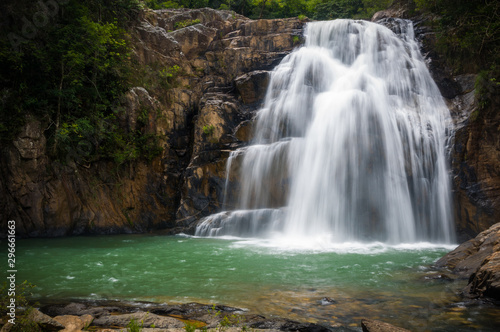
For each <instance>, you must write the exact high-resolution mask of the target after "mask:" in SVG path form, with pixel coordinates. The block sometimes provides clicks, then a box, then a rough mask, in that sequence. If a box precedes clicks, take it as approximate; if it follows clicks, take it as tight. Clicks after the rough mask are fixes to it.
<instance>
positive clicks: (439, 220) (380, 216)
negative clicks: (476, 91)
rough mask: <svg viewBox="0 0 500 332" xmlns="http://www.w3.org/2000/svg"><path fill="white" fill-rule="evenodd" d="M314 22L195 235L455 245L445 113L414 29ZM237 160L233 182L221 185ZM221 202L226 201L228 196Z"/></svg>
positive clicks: (284, 65)
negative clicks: (220, 207)
mask: <svg viewBox="0 0 500 332" xmlns="http://www.w3.org/2000/svg"><path fill="white" fill-rule="evenodd" d="M397 23H398V24H399V26H398V32H400V33H399V35H396V34H395V33H393V32H392V31H391V30H389V29H388V28H386V27H384V26H381V25H378V24H375V23H370V22H365V21H352V20H335V21H328V22H314V23H310V24H308V26H307V28H306V32H305V34H306V43H305V46H304V47H301V48H299V49H297V50H295V51H294V52H293V53H291V54H290V55H288V56H287V57H286V58H285V59H284V60H283V61H282V62H281V64H280V65H279V66H278V67H277V68H276V69H275V70H274V72H273V73H272V76H271V81H270V86H269V88H268V91H267V95H266V100H265V103H264V106H263V108H262V109H261V110H260V111H259V112H258V114H257V118H256V120H255V121H256V125H255V138H254V142H253V145H252V146H250V147H246V148H243V149H241V150H238V151H235V152H233V153H232V155H231V157H230V158H229V161H228V167H227V170H228V171H227V173H228V174H227V176H228V180H227V181H226V186H235V185H236V186H239V187H238V189H237V190H236V191H235V192H237V193H238V196H237V197H225V199H224V200H225V206H234V207H235V209H234V210H235V211H229V212H222V213H219V214H216V215H212V216H209V217H206V218H204V219H203V220H201V221H200V224H199V225H198V227H197V230H196V235H197V236H221V235H225V236H227V235H232V236H239V237H275V238H277V239H291V240H292V242H293V241H294V240H298V241H300V240H301V239H304V238H315V237H318V236H322V237H324V238H327V239H328V241H331V242H348V241H383V242H387V243H413V242H419V241H431V242H439V243H451V242H453V240H454V235H453V227H452V216H451V209H450V184H449V179H448V171H447V165H446V158H445V141H446V137H445V132H446V129H447V126H449V125H450V123H451V121H450V115H449V111H448V109H447V107H446V105H445V104H444V102H443V99H442V97H441V95H440V93H439V90H438V89H437V87H436V85H435V83H434V82H433V80H432V78H431V76H430V74H429V72H428V69H427V67H426V66H425V63H424V61H423V58H422V56H421V54H420V52H419V47H418V45H417V43H416V42H415V40H414V35H413V27H412V24H411V22H409V21H405V20H397ZM236 159H238V162H239V164H240V167H239V172H240V175H239V178H240V179H241V181H240V183H233V182H231V181H230V180H229V178H230V176H231V174H230V173H231V171H232V167H231V165H232V163H233V162H234V161H235V160H236ZM226 192H228V191H227V190H226Z"/></svg>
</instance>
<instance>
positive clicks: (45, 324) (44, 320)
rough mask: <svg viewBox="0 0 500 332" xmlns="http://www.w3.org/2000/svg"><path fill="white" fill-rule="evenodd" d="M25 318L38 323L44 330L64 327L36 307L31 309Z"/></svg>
mask: <svg viewBox="0 0 500 332" xmlns="http://www.w3.org/2000/svg"><path fill="white" fill-rule="evenodd" d="M27 319H28V320H29V321H33V322H35V323H37V324H38V325H40V326H41V327H42V329H43V330H44V331H60V330H62V329H64V325H63V324H61V323H60V322H58V321H56V320H55V319H53V318H52V317H50V316H48V315H46V314H44V313H42V312H40V311H39V310H38V309H31V312H30V313H29V315H28V318H27Z"/></svg>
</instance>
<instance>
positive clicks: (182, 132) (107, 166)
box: [0, 8, 304, 237]
mask: <svg viewBox="0 0 500 332" xmlns="http://www.w3.org/2000/svg"><path fill="white" fill-rule="evenodd" d="M193 20H199V22H200V23H198V24H194V25H192V26H188V27H185V28H180V29H176V26H177V24H176V23H178V22H181V21H184V22H185V21H193ZM195 22H197V21H195ZM303 25H304V23H303V22H301V21H299V20H298V19H279V20H258V21H254V20H250V19H248V18H245V17H243V16H240V15H235V14H234V13H233V12H229V11H217V10H212V9H208V8H204V9H196V10H188V9H168V10H158V11H151V10H148V11H145V12H144V13H142V15H141V18H140V20H139V21H138V22H137V24H136V26H135V27H134V28H133V29H132V33H131V35H132V39H133V51H134V52H133V53H134V55H135V58H136V59H137V61H138V62H139V63H140V64H142V65H143V66H150V68H166V69H172V68H176V69H175V70H176V76H175V82H171V86H170V87H169V88H168V89H165V90H160V91H159V90H154V89H149V90H146V89H144V88H142V87H136V88H133V89H131V90H130V91H129V92H128V93H127V94H126V95H125V97H124V100H123V101H122V105H123V107H121V111H120V113H119V114H118V120H119V124H120V127H122V128H123V129H124V130H126V131H133V130H135V129H136V128H137V123H138V121H139V120H138V119H139V114H140V112H141V111H142V110H144V109H147V110H149V112H148V114H149V118H148V119H147V124H146V133H148V134H156V135H157V136H158V137H160V143H161V146H162V147H163V153H162V155H161V156H159V157H157V158H155V159H154V160H152V161H151V162H147V161H137V162H131V163H126V164H123V165H116V163H114V162H111V161H103V160H101V161H93V162H87V161H86V158H85V156H87V155H88V151H92V150H93V149H95V148H97V145H98V142H97V143H96V142H86V141H82V142H80V143H82V144H79V146H82V149H81V150H78V151H70V153H69V154H68V156H66V158H62V160H60V162H55V161H53V160H51V159H50V158H49V157H48V154H47V149H48V147H47V139H46V137H45V135H44V131H45V129H46V128H47V127H48V124H47V123H44V122H43V120H39V119H36V118H29V119H28V120H27V125H26V126H25V127H24V128H23V130H22V133H21V134H20V135H19V137H18V138H17V139H16V140H15V141H14V142H12V144H9V145H7V146H2V147H0V148H1V151H2V152H1V153H2V158H1V161H0V197H2V199H1V200H0V217H1V218H0V219H1V223H2V224H1V226H0V229H1V231H0V237H1V236H5V230H6V229H7V227H6V225H4V223H6V222H7V221H8V220H15V221H16V233H17V235H21V236H64V235H78V234H92V233H94V234H111V233H130V232H145V231H150V230H155V229H168V230H169V232H172V233H175V232H179V231H183V230H185V229H186V227H189V226H191V224H192V222H193V221H194V220H196V219H198V218H200V217H202V216H204V215H207V214H210V213H211V212H214V211H215V210H216V209H217V208H219V207H220V205H221V201H222V194H223V190H224V178H225V161H226V159H227V157H228V155H229V152H230V150H232V149H234V148H236V147H237V146H241V145H242V144H245V141H247V140H248V139H249V136H250V132H251V119H252V118H253V115H254V112H255V110H256V109H257V107H258V106H259V105H260V103H261V102H262V99H263V98H264V95H265V89H266V86H267V82H268V71H269V70H271V69H272V68H273V67H274V66H275V65H276V64H277V63H278V62H279V61H280V60H281V59H282V58H283V57H284V56H285V55H286V54H288V53H289V52H290V51H291V50H292V49H293V48H294V47H295V46H297V45H296V43H297V42H296V41H297V38H294V36H300V35H301V34H302V28H303ZM148 75H149V74H148ZM146 76H147V75H146ZM145 79H148V77H146V78H145Z"/></svg>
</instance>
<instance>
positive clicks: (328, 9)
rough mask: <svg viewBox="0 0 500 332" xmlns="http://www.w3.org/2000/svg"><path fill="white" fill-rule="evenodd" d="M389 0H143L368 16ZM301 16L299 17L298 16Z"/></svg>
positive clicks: (248, 12) (255, 11) (261, 14)
mask: <svg viewBox="0 0 500 332" xmlns="http://www.w3.org/2000/svg"><path fill="white" fill-rule="evenodd" d="M391 2H392V0H169V1H162V0H146V5H147V6H148V7H149V8H152V9H167V8H203V7H210V8H214V9H222V10H232V11H234V12H236V13H238V14H241V15H244V16H247V17H250V18H254V19H256V18H284V17H299V19H301V18H300V17H303V18H305V17H310V18H313V19H317V20H325V19H335V18H353V17H356V18H369V17H370V16H371V15H373V14H374V13H375V12H376V11H378V10H381V9H385V8H386V7H387V6H388V5H390V3H391ZM301 20H302V19H301Z"/></svg>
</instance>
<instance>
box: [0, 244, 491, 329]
mask: <svg viewBox="0 0 500 332" xmlns="http://www.w3.org/2000/svg"><path fill="white" fill-rule="evenodd" d="M296 247H297V246H296ZM298 247H300V246H298ZM318 248H319V249H318ZM450 249H452V247H449V246H448V247H446V246H435V245H434V246H433V245H430V244H419V245H411V246H409V245H408V246H404V245H401V246H396V247H389V246H386V245H383V244H380V243H374V244H371V245H361V244H355V243H352V244H347V245H339V246H329V247H322V246H321V245H320V246H316V249H310V248H308V247H307V246H305V247H304V248H302V249H290V248H289V246H284V245H275V244H274V243H273V242H264V241H257V240H246V241H243V240H238V239H206V238H193V237H187V236H151V235H120V236H106V237H104V236H103V237H75V238H58V239H27V240H18V242H17V251H16V253H17V256H16V258H17V261H16V263H17V269H18V275H17V279H18V280H24V279H26V280H28V281H30V282H31V283H33V284H35V285H37V287H36V288H35V296H36V297H37V298H38V299H39V301H41V302H43V301H46V300H56V299H57V300H59V299H117V300H132V301H155V302H168V303H181V302H192V301H197V302H202V303H220V304H225V305H230V306H236V307H241V308H245V309H248V310H250V311H251V312H253V313H259V314H263V315H265V316H268V317H269V316H282V317H288V318H291V319H298V320H301V321H304V320H306V321H310V322H316V323H321V324H327V325H330V326H337V325H343V326H349V325H351V326H359V319H361V318H375V319H383V320H385V321H388V322H391V323H394V324H398V325H400V326H403V327H407V328H410V329H412V330H422V331H424V330H433V329H434V328H438V329H437V330H456V329H457V328H459V329H460V330H468V329H470V330H478V329H479V330H485V331H487V330H491V331H493V330H495V327H497V328H498V327H500V318H499V317H500V311H498V309H496V308H491V307H487V306H481V307H477V306H476V307H474V308H468V307H466V306H465V305H464V304H463V303H461V302H460V298H459V297H458V296H457V292H458V291H459V290H460V289H461V288H462V287H463V286H464V284H463V282H459V283H456V282H452V283H449V282H443V281H439V280H426V276H429V275H430V274H432V271H431V270H430V269H429V265H430V264H432V263H433V262H434V261H436V260H437V259H438V258H439V257H441V256H443V255H444V254H445V253H446V252H448V251H449V250H450ZM2 264H4V263H3V262H2ZM324 297H329V298H331V299H333V300H334V303H333V304H329V305H323V304H324V303H323V304H322V303H321V299H322V298H324Z"/></svg>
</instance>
